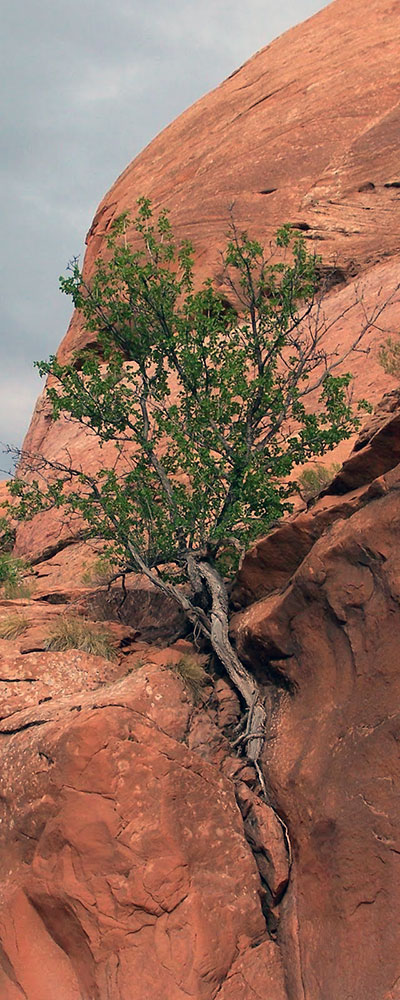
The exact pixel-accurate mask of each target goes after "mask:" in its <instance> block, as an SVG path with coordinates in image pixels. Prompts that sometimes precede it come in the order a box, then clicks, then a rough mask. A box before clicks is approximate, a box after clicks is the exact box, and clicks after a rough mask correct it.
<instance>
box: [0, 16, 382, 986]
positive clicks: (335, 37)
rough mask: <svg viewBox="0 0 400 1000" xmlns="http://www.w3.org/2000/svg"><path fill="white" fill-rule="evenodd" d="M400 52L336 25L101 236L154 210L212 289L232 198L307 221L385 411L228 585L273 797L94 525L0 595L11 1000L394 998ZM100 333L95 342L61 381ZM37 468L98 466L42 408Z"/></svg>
mask: <svg viewBox="0 0 400 1000" xmlns="http://www.w3.org/2000/svg"><path fill="white" fill-rule="evenodd" d="M399 27H400V5H399V3H398V2H393V0H372V2H371V4H370V6H369V8H368V17H367V16H366V12H365V9H364V8H362V6H361V3H360V0H336V2H335V3H333V4H332V5H331V6H330V7H328V8H326V9H325V10H323V11H322V12H321V13H320V14H319V15H318V16H317V17H315V18H313V19H311V20H310V21H308V22H306V23H305V24H304V25H302V26H300V27H299V28H297V29H295V30H293V31H292V32H289V33H288V34H287V35H285V36H284V37H283V38H282V39H278V41H277V42H275V43H274V44H273V45H271V46H269V47H268V48H267V49H264V50H262V51H261V52H259V53H258V54H257V55H256V56H255V57H254V58H253V59H252V60H250V62H249V63H247V64H246V65H245V66H244V67H242V68H241V69H240V70H238V72H237V73H236V74H233V75H232V77H231V78H230V79H229V80H227V81H225V83H224V84H222V85H221V87H219V88H218V89H217V90H216V91H215V92H214V93H213V94H211V95H209V96H208V97H206V98H204V99H203V100H202V101H200V102H198V104H197V105H195V106H194V108H192V109H190V110H189V111H188V112H186V113H185V115H183V116H181V118H180V119H178V121H177V122H175V123H174V124H173V125H172V126H170V127H169V128H168V129H167V130H166V131H165V132H164V133H163V134H162V135H161V136H160V137H158V139H156V140H155V141H154V142H153V143H152V144H151V145H150V147H149V148H148V149H147V150H145V151H144V152H143V153H142V154H141V156H140V157H139V158H138V159H137V160H136V161H135V162H134V164H132V166H131V167H129V168H128V169H127V171H125V173H124V174H123V175H122V177H121V178H120V179H119V180H118V181H117V183H116V185H114V188H113V189H112V191H111V192H110V193H109V194H108V195H107V196H106V198H105V200H104V202H103V203H102V205H101V206H100V209H99V212H98V213H97V215H96V218H95V220H94V223H93V226H92V228H91V231H90V234H89V237H88V253H87V258H86V264H85V267H86V269H87V273H90V269H91V268H92V267H93V261H94V259H95V257H96V255H97V254H98V253H99V252H102V250H103V248H104V235H105V233H106V232H107V229H108V228H109V225H110V224H111V221H112V219H113V218H114V217H115V216H116V215H118V214H119V213H120V212H121V211H122V210H124V209H125V208H132V206H133V205H134V201H135V198H136V197H137V196H138V195H140V194H142V193H144V194H146V195H147V194H148V195H150V196H151V197H152V198H153V200H154V201H155V203H156V205H161V204H162V205H167V206H168V207H170V209H171V215H172V221H173V223H174V225H175V227H176V228H177V230H178V232H179V233H180V234H181V235H182V236H189V237H191V238H192V239H193V242H194V243H195V245H196V248H197V262H198V265H199V274H200V276H201V275H204V274H205V273H206V272H207V271H209V270H213V269H214V273H215V274H216V276H217V279H218V269H217V260H218V248H219V247H220V246H221V244H222V239H223V233H224V230H225V228H226V218H227V211H228V208H229V204H230V203H231V202H232V201H235V216H236V219H237V221H238V224H239V225H242V224H243V225H246V227H248V228H249V229H251V231H252V232H254V233H255V235H258V236H259V237H260V238H265V237H267V238H268V236H269V235H270V233H271V232H272V231H273V230H274V228H276V226H277V225H278V224H279V223H280V222H282V221H283V220H285V219H287V220H289V221H292V222H294V223H296V224H297V225H300V228H302V230H303V232H304V233H305V234H306V237H307V238H308V239H310V240H314V241H315V245H316V246H317V247H318V249H320V248H322V251H323V255H324V261H325V266H326V268H327V269H328V270H327V273H328V271H329V276H330V281H331V288H330V290H329V292H328V293H327V296H326V299H325V302H324V308H325V313H326V318H327V324H328V327H329V331H328V337H329V338H330V341H329V342H330V344H331V346H332V345H334V344H335V345H337V346H338V349H339V350H341V348H342V346H345V345H346V344H348V343H350V342H351V340H352V339H353V337H354V334H355V331H356V330H357V329H358V328H359V324H360V322H361V321H362V317H363V314H364V310H367V311H369V310H370V309H373V308H375V307H376V303H378V304H379V302H380V301H383V302H387V301H388V300H389V304H388V306H387V308H386V310H385V314H384V316H382V317H380V319H379V323H378V326H379V327H380V329H377V330H376V331H375V333H374V335H373V337H372V350H371V354H370V355H369V357H368V362H367V363H366V360H365V355H360V356H359V357H357V358H356V365H355V373H356V392H357V393H358V394H359V395H362V396H367V397H369V398H370V399H372V400H375V399H377V398H378V396H381V395H382V393H383V391H386V393H387V394H386V396H385V397H384V400H383V402H382V404H381V405H380V406H379V407H378V408H377V410H376V412H375V413H374V415H373V416H372V417H371V418H369V419H368V421H367V422H366V424H365V427H364V428H363V431H362V433H361V434H360V436H359V438H358V440H357V441H356V442H355V443H354V447H353V450H352V452H351V454H350V455H349V456H348V455H346V454H343V456H342V457H344V458H345V459H346V460H345V462H344V464H343V465H342V468H341V469H340V471H339V472H338V474H337V475H336V476H335V479H334V480H333V482H332V483H331V485H330V486H329V488H328V489H327V490H326V492H325V493H324V494H323V495H321V496H320V497H319V498H318V499H317V500H316V502H315V503H313V504H312V505H310V506H309V508H308V509H307V510H304V511H302V512H300V513H298V514H297V515H296V516H295V517H292V518H289V519H287V520H286V521H285V522H284V523H282V524H281V525H279V526H278V527H277V528H276V529H275V530H274V531H272V532H271V533H270V535H269V536H268V537H267V538H266V539H262V540H261V541H259V542H258V544H257V545H256V546H254V548H253V549H252V550H251V551H250V552H249V553H248V554H247V555H246V557H245V559H244V561H243V565H242V567H241V570H240V572H239V574H238V578H237V581H236V583H235V587H234V589H233V593H232V601H233V604H234V608H235V614H234V617H233V620H232V634H233V637H234V639H235V641H236V644H237V647H238V650H239V651H240V654H241V656H242V657H243V661H244V662H245V663H246V664H247V665H248V666H249V667H251V668H252V670H253V671H254V673H255V675H256V676H257V679H258V681H259V683H260V685H262V687H263V691H264V693H265V698H266V703H267V705H268V709H269V713H268V718H269V730H268V735H267V740H266V743H265V747H264V754H263V762H262V763H263V773H264V776H265V782H266V788H267V797H266V800H265V798H263V796H261V795H260V787H259V784H258V782H257V778H256V775H255V773H254V770H253V769H252V768H251V767H250V766H249V764H248V762H247V760H246V757H245V756H244V754H243V749H242V748H243V745H242V744H241V743H240V735H239V736H238V724H239V722H240V717H241V706H240V704H239V700H238V697H237V694H236V692H235V691H233V690H232V687H231V685H230V684H229V683H228V681H227V680H226V679H225V678H224V677H223V676H221V674H220V672H219V671H218V667H217V666H216V665H215V664H212V663H210V662H209V663H207V664H206V666H207V672H205V671H204V666H205V657H204V655H200V653H199V651H198V650H197V649H196V648H195V646H194V645H193V644H192V643H191V642H190V641H188V638H187V635H186V634H185V628H184V623H183V621H182V618H181V616H180V614H179V613H178V612H176V610H175V608H174V607H173V605H172V604H171V603H170V602H167V601H165V599H164V597H160V595H159V594H158V593H156V592H155V591H154V590H153V589H152V588H151V587H150V586H149V585H148V583H146V582H144V581H143V580H142V579H141V578H140V577H132V578H131V579H129V578H128V579H127V585H126V591H125V592H124V591H122V590H121V587H120V584H119V582H118V581H117V582H114V583H112V584H111V585H110V586H107V584H106V583H105V582H104V579H102V573H104V566H103V567H101V566H99V559H98V548H97V546H96V544H95V543H93V546H92V547H91V548H90V549H89V548H88V546H87V545H84V544H83V543H82V540H81V538H80V536H79V525H76V524H75V525H74V524H71V525H65V526H64V529H63V531H60V525H59V523H58V522H57V521H56V520H52V519H51V517H50V515H41V516H40V517H39V518H36V519H35V521H34V522H33V523H32V524H31V525H26V526H24V527H22V528H20V529H18V532H17V545H16V552H17V553H18V554H21V555H23V554H25V555H27V556H29V557H30V558H31V559H32V560H33V567H32V569H31V571H30V574H29V578H28V585H29V587H30V593H29V590H26V592H25V594H22V595H21V596H20V597H19V598H18V597H17V598H14V599H10V598H6V597H5V596H4V595H3V596H2V597H1V595H0V635H2V636H3V638H1V639H0V756H1V777H0V819H1V825H0V839H1V843H2V851H1V862H0V996H1V1000H156V998H157V1000H187V998H188V997H191V998H193V1000H254V998H259V1000H261V998H262V1000H266V998H268V1000H399V998H400V959H399V932H400V927H399V924H400V907H399V902H398V896H399V874H398V861H397V858H398V857H400V841H399V835H398V828H399V820H400V806H399V802H398V795H397V791H396V789H397V783H398V768H399V741H400V729H399V718H400V715H399V711H398V702H399V697H400V690H399V686H400V675H399V669H398V650H399V642H400V570H399V551H398V549H399V521H400V501H399V496H400V492H399V490H400V464H399V463H400V396H399V391H398V390H394V391H392V392H389V393H388V392H387V389H388V388H390V387H391V384H390V382H388V380H387V378H386V376H384V374H383V372H382V370H381V368H379V366H378V364H377V359H376V347H377V344H378V342H379V339H381V338H384V337H385V336H386V328H388V330H389V331H390V330H394V329H395V328H396V329H397V327H398V320H399V316H400V311H399V309H400V307H399V302H398V294H397V292H396V288H397V285H398V282H399V280H400V267H399V256H398V225H397V230H396V219H398V211H399V209H398V206H399V188H400V177H399V175H398V169H399V159H398V146H399V133H398V126H396V114H397V109H398V92H397V93H396V80H397V79H398V60H397V48H398V36H399ZM221 280H222V279H221ZM222 287H223V286H222V285H221V288H222ZM356 300H357V301H356ZM354 303H356V304H355V305H354ZM350 307H351V308H350ZM339 316H341V317H342V318H341V319H340V320H338V319H337V317H339ZM335 318H336V320H337V321H336V322H335V323H333V320H334V319H335ZM331 322H332V324H333V325H332V326H330V324H331ZM83 336H84V335H83V333H82V330H81V328H80V326H79V317H78V316H75V317H74V318H73V320H72V323H71V327H70V330H69V332H68V334H67V337H66V339H65V341H64V342H63V344H62V346H61V348H60V354H61V357H63V358H67V357H70V356H71V352H72V351H73V350H74V349H75V348H76V347H78V346H79V345H81V344H82V343H83ZM26 447H27V448H28V449H29V450H30V451H38V452H41V453H43V454H45V455H47V457H49V458H50V459H51V460H57V459H58V458H59V457H60V455H61V456H62V455H63V453H64V452H65V448H66V447H68V450H69V452H70V454H73V456H74V461H75V462H82V464H83V465H84V466H85V467H86V468H87V467H88V464H90V463H92V466H93V467H95V466H96V463H98V462H99V454H98V451H97V450H96V444H95V441H94V439H92V438H89V437H88V436H85V434H84V433H83V431H82V429H81V428H73V427H72V426H71V425H68V424H66V423H65V424H62V425H57V427H56V425H54V424H51V422H50V421H49V419H48V415H47V414H46V407H45V404H44V402H43V399H42V400H41V401H39V404H38V407H37V409H36V412H35V415H34V417H33V421H32V424H31V428H30V431H29V434H28V438H27V442H26ZM3 500H4V494H3V491H2V490H0V502H1V503H3ZM73 617H75V618H76V620H77V621H79V622H81V621H82V619H83V620H86V621H87V622H88V624H89V625H90V626H91V628H92V629H96V628H99V627H100V628H102V629H104V628H105V629H106V630H107V632H108V635H109V641H110V646H111V652H110V653H109V655H110V656H111V659H109V658H108V657H106V656H105V655H98V653H96V655H94V654H93V653H87V652H83V651H82V650H79V649H71V648H68V649H65V650H53V649H50V648H48V646H49V636H50V635H51V632H52V630H54V627H55V625H56V624H57V622H60V620H61V621H65V619H68V620H71V618H73ZM7 635H8V638H7V637H6V636H7Z"/></svg>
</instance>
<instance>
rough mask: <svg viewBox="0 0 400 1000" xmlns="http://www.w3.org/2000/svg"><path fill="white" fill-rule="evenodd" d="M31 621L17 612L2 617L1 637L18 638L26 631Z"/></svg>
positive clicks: (0, 623) (0, 622)
mask: <svg viewBox="0 0 400 1000" xmlns="http://www.w3.org/2000/svg"><path fill="white" fill-rule="evenodd" d="M28 625H29V621H28V619H27V618H25V616H24V615H21V614H18V613H15V614H9V615H4V617H3V618H0V639H10V640H11V639H18V637H19V636H20V635H23V633H24V632H26V630H27V628H28Z"/></svg>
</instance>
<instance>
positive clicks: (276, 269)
mask: <svg viewBox="0 0 400 1000" xmlns="http://www.w3.org/2000/svg"><path fill="white" fill-rule="evenodd" d="M132 225H133V233H134V239H135V241H136V243H135V247H133V246H132V245H131V244H130V242H129V240H128V231H129V230H130V227H131V226H132ZM277 255H278V256H277ZM320 263H321V262H320V259H319V258H318V257H316V256H315V255H313V254H310V253H309V252H308V251H307V249H306V244H305V242H304V239H303V238H302V236H301V234H299V233H296V232H293V231H292V230H291V229H290V227H288V226H286V227H283V228H282V229H280V230H279V231H278V233H277V236H276V240H275V244H274V246H273V247H272V248H271V252H270V253H269V254H268V255H267V256H266V255H265V254H264V252H263V248H262V247H261V245H260V244H259V243H258V242H256V241H255V240H252V239H250V238H249V237H248V235H247V234H246V233H239V232H238V230H237V228H236V226H235V224H234V223H233V222H232V224H231V228H230V233H229V239H228V243H227V248H226V251H225V254H224V272H225V278H226V281H227V282H228V284H229V285H230V287H231V290H232V296H231V298H232V301H233V303H234V305H235V308H234V306H233V305H229V304H228V303H227V302H226V300H225V299H224V298H223V297H221V295H220V294H219V293H218V290H217V289H216V288H215V287H214V284H213V283H212V281H211V280H208V281H206V282H205V283H204V284H203V286H202V287H201V288H200V289H198V290H195V286H194V275H193V259H192V248H191V246H190V245H189V244H188V243H181V244H179V245H177V244H176V243H175V240H174V236H173V233H172V229H171V226H170V222H169V219H168V214H167V212H166V211H161V212H160V214H159V215H158V217H154V215H153V211H152V207H151V204H150V202H149V201H148V200H147V199H145V198H142V199H140V200H139V202H138V214H137V217H136V219H135V221H134V223H133V224H132V223H131V222H130V220H129V218H128V216H127V215H126V214H125V215H123V216H121V217H120V218H119V219H118V220H117V222H116V223H115V224H114V226H113V229H112V231H111V235H110V237H109V239H108V255H107V256H106V258H100V259H98V260H97V262H96V266H95V269H94V274H93V277H92V278H91V280H90V281H86V280H85V278H84V277H83V275H82V273H81V271H80V269H79V266H78V262H77V261H76V260H75V261H73V263H72V265H70V271H69V274H68V277H67V278H63V279H61V287H62V290H63V291H64V292H65V293H66V294H67V295H70V296H71V298H72V300H73V303H74V305H75V307H76V308H77V309H78V310H79V311H80V313H81V316H82V321H83V325H84V327H85V329H86V330H87V331H88V333H89V334H90V338H89V339H91V340H92V343H91V346H89V347H88V348H87V349H86V350H85V351H82V352H80V353H79V354H77V355H76V356H75V357H74V358H73V359H72V361H71V363H69V364H61V363H60V362H59V361H58V360H57V358H56V357H51V358H50V360H49V361H47V362H40V363H38V365H37V367H38V369H39V372H40V374H41V375H42V376H48V384H47V397H48V399H49V401H50V404H51V411H52V417H53V419H54V420H57V419H58V418H59V417H60V415H63V416H64V417H65V416H66V417H67V418H68V419H69V420H72V421H78V422H79V423H81V424H83V425H84V426H85V427H86V428H87V429H88V432H90V433H93V434H95V435H96V437H97V438H98V440H99V442H100V444H101V446H103V447H104V446H105V445H106V443H110V442H111V443H113V445H114V448H115V456H116V461H115V462H113V463H112V464H110V465H109V466H107V467H105V468H101V469H99V471H98V472H97V473H96V474H88V473H87V471H85V469H84V468H75V467H73V465H72V463H66V464H65V465H63V464H62V463H48V462H46V461H45V460H44V459H43V458H42V457H41V456H28V455H26V454H24V455H22V458H23V461H24V464H25V467H26V466H28V467H29V468H30V470H31V473H32V470H36V472H37V473H40V471H43V468H44V467H45V468H48V467H49V466H51V479H50V481H49V482H47V483H46V482H44V481H43V480H41V479H40V476H39V478H36V479H35V478H34V479H33V481H32V476H30V479H31V481H30V482H27V481H26V480H24V479H23V478H21V477H17V478H16V479H15V480H14V482H13V484H12V488H11V490H12V493H13V495H14V498H15V502H16V508H14V510H13V513H14V516H17V517H19V518H26V517H32V516H33V515H34V514H35V513H36V512H37V511H40V510H44V509H47V508H49V507H50V506H56V507H58V508H65V509H67V510H69V511H73V512H75V513H77V514H78V515H79V516H80V517H81V518H82V519H83V522H84V524H85V526H86V535H87V537H94V536H100V537H101V538H102V539H104V540H105V543H106V547H107V551H108V552H109V554H110V555H112V559H113V562H117V563H118V565H119V567H120V572H121V573H126V572H129V571H134V572H138V571H139V572H141V573H144V574H145V575H146V577H148V579H149V580H151V581H152V583H153V584H155V586H156V587H159V588H161V590H163V591H164V592H165V593H166V594H168V595H169V596H172V597H173V599H174V600H175V601H176V602H177V603H178V604H179V605H180V607H181V608H182V609H183V611H184V612H185V615H186V617H187V619H188V621H189V622H190V623H191V627H192V628H193V629H194V630H195V632H196V633H200V634H201V635H202V636H203V637H205V639H206V640H207V641H208V642H209V643H210V644H211V646H212V648H213V650H214V652H215V654H216V655H217V657H218V659H219V660H220V662H221V663H222V664H223V666H224V667H225V669H226V671H227V673H228V674H229V676H230V678H231V680H232V681H233V683H234V685H235V686H236V688H237V689H238V691H239V692H240V695H241V697H242V699H243V701H244V703H245V706H246V708H247V728H246V733H245V736H244V739H245V740H246V744H247V755H248V757H249V758H250V759H251V760H252V761H253V762H254V764H255V766H256V769H257V771H258V773H259V777H260V780H261V781H262V775H261V772H260V768H259V759H260V754H261V750H262V746H263V739H264V732H265V726H266V709H265V705H264V702H263V698H262V694H261V691H260V689H259V686H258V684H257V683H256V681H255V679H254V678H253V677H252V676H251V674H250V672H249V671H248V670H247V668H246V667H245V665H244V664H243V663H242V662H241V660H240V659H239V657H238V655H237V653H236V651H235V649H234V647H233V646H232V644H231V642H230V639H229V631H228V629H229V622H228V607H229V599H228V590H227V580H226V578H227V577H229V574H230V575H232V572H234V568H235V565H237V562H238V559H239V555H240V552H241V551H243V550H244V548H245V547H246V546H247V545H248V544H249V543H250V542H251V541H252V540H253V539H255V538H257V537H260V536H261V535H263V534H265V533H266V532H267V531H268V529H269V528H270V526H271V524H272V523H273V522H274V521H276V519H277V518H280V517H282V515H283V514H284V513H285V512H286V511H288V510H290V509H291V502H290V497H291V496H292V495H293V493H294V491H295V489H296V483H295V482H294V481H293V479H290V475H291V473H292V470H293V469H294V468H295V467H296V466H299V465H301V464H302V463H304V462H306V461H308V460H309V459H311V458H313V457H314V456H318V455H322V454H324V453H325V452H326V451H328V450H330V449H332V448H334V447H335V445H336V444H337V443H338V442H339V441H341V440H343V439H344V438H347V437H349V436H350V435H351V434H352V433H353V432H354V430H355V429H356V428H357V427H358V426H359V422H360V418H359V416H358V415H356V414H355V413H354V412H353V409H352V405H351V402H350V400H349V386H350V382H351V376H350V374H343V373H342V372H341V373H340V374H335V372H336V370H337V369H338V367H339V366H340V365H343V361H344V360H345V358H346V357H347V356H348V354H350V353H351V350H354V349H356V348H357V346H358V344H359V343H360V341H361V339H362V337H363V336H364V334H365V332H366V330H367V329H368V328H369V325H370V322H366V324H365V327H364V328H363V330H360V331H359V333H358V335H357V338H356V340H355V341H354V343H353V345H352V347H351V348H349V350H348V351H346V353H345V354H343V355H342V356H339V354H338V353H334V354H328V353H327V350H326V346H325V344H324V336H325V333H326V325H325V324H324V322H323V319H322V312H321V308H320V301H319V297H318V285H319V280H320V278H319V275H320ZM361 405H363V404H361Z"/></svg>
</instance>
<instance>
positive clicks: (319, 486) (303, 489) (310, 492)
mask: <svg viewBox="0 0 400 1000" xmlns="http://www.w3.org/2000/svg"><path fill="white" fill-rule="evenodd" d="M339 469H340V465H339V464H338V463H337V462H333V463H332V465H309V466H308V468H306V469H303V472H301V473H300V475H299V485H300V495H301V496H302V497H303V500H306V501H307V502H308V501H309V500H314V498H315V497H317V496H318V494H319V493H321V491H322V490H324V489H325V488H326V487H327V486H329V483H331V482H332V479H333V478H334V476H336V473H337V472H339Z"/></svg>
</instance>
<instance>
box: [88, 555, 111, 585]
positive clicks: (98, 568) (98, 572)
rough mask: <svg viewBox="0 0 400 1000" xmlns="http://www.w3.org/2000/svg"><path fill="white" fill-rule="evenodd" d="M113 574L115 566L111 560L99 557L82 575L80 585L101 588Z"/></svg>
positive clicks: (102, 556) (103, 556) (106, 557)
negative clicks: (92, 585)
mask: <svg viewBox="0 0 400 1000" xmlns="http://www.w3.org/2000/svg"><path fill="white" fill-rule="evenodd" d="M114 573H115V566H113V564H112V562H111V560H110V559H109V558H108V556H105V555H101V556H99V557H98V558H97V559H95V561H94V562H93V563H92V564H91V565H90V566H88V568H87V569H86V570H85V571H84V572H83V573H82V583H85V584H87V585H88V586H91V584H94V585H96V586H101V585H102V584H106V583H108V582H109V580H110V579H111V577H112V576H113V574H114Z"/></svg>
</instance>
